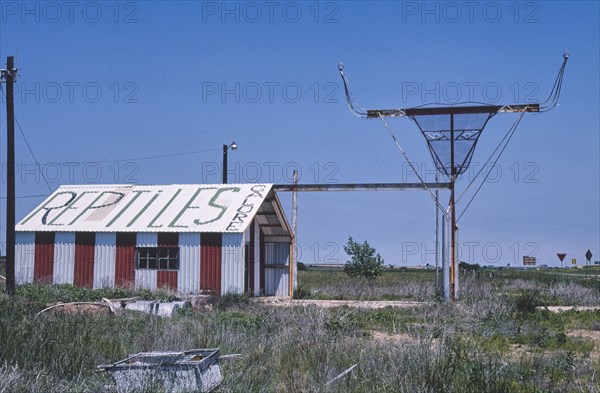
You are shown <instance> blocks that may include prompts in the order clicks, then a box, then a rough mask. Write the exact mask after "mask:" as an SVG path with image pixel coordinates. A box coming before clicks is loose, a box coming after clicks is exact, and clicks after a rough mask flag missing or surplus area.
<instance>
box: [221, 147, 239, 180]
mask: <svg viewBox="0 0 600 393" xmlns="http://www.w3.org/2000/svg"><path fill="white" fill-rule="evenodd" d="M229 149H231V150H237V144H236V143H235V141H233V142H231V144H230V145H223V184H227V150H229Z"/></svg>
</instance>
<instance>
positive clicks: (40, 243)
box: [33, 232, 54, 283]
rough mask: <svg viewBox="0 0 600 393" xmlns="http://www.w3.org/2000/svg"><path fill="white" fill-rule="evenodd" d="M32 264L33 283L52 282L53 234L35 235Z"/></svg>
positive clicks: (37, 233)
mask: <svg viewBox="0 0 600 393" xmlns="http://www.w3.org/2000/svg"><path fill="white" fill-rule="evenodd" d="M34 258H35V259H34V262H33V281H34V282H36V283H49V282H52V279H53V274H54V232H36V233H35V257H34Z"/></svg>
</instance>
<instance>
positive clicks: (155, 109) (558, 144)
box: [0, 1, 600, 265]
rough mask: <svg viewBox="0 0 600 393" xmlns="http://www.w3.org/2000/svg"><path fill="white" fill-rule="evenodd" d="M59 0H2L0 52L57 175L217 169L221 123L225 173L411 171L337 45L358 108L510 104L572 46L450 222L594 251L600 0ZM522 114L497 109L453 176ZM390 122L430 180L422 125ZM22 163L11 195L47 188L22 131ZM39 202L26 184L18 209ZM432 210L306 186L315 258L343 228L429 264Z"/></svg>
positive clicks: (498, 242)
mask: <svg viewBox="0 0 600 393" xmlns="http://www.w3.org/2000/svg"><path fill="white" fill-rule="evenodd" d="M69 4H70V3H66V4H65V3H64V2H14V1H2V2H0V58H1V59H2V60H1V62H2V64H4V61H5V58H6V56H8V55H14V54H16V53H17V51H18V59H17V61H18V67H19V68H20V77H19V79H18V81H17V92H16V94H17V95H16V115H17V118H18V120H19V122H20V124H21V126H22V129H23V131H24V133H25V134H26V136H27V138H28V140H29V143H30V145H31V147H32V149H33V151H34V153H35V154H36V156H37V159H38V161H39V162H40V164H41V166H42V170H43V172H44V173H45V174H46V177H47V180H48V182H49V185H50V188H51V189H55V188H56V187H58V186H59V185H60V184H65V183H132V182H133V183H146V184H167V183H200V182H219V181H220V176H221V175H220V162H221V153H220V147H221V145H222V144H223V143H228V142H231V141H232V140H235V141H236V142H237V144H238V146H239V149H238V150H237V151H234V152H231V153H230V156H229V159H230V160H229V167H230V170H231V173H230V175H229V178H230V182H234V181H235V180H236V179H237V180H238V181H240V182H246V181H247V182H252V181H255V182H258V181H260V182H274V183H286V182H289V181H291V173H292V170H293V169H294V168H299V169H300V170H301V179H300V181H301V182H304V183H313V182H317V183H331V182H339V183H346V182H402V181H410V182H416V181H418V179H417V178H416V177H415V176H414V174H412V173H411V170H410V167H409V166H408V165H406V163H405V162H404V159H403V157H402V155H401V154H400V153H399V151H398V150H397V148H396V147H395V146H394V144H393V143H392V140H391V139H390V137H389V135H388V134H387V133H386V130H385V128H384V127H383V125H382V124H381V122H379V121H376V120H363V119H358V118H356V117H354V116H352V115H351V114H350V112H349V111H348V109H347V107H346V105H345V98H344V96H343V89H342V85H341V80H340V78H339V74H338V72H337V64H338V62H339V61H343V62H344V64H345V71H346V73H347V74H348V76H349V78H350V82H351V84H352V87H353V91H354V94H355V95H356V97H357V99H358V100H359V102H360V103H361V104H362V105H363V106H365V107H369V108H375V107H377V108H381V107H392V108H393V107H411V106H417V105H421V104H424V103H427V102H432V101H454V102H456V101H457V100H459V101H467V100H469V99H473V100H476V101H482V102H490V103H499V104H506V103H514V102H525V101H527V100H533V101H536V100H539V101H543V100H545V98H546V96H547V95H548V94H549V92H550V89H551V87H552V84H553V82H554V79H555V76H556V72H557V71H558V68H559V66H560V63H561V61H562V52H563V50H565V49H567V50H568V51H569V53H570V55H571V58H570V60H569V64H568V66H567V70H566V74H565V79H564V87H563V93H562V97H561V100H560V106H559V107H557V108H555V109H554V110H553V111H551V112H549V113H545V114H539V115H531V114H528V115H526V116H525V117H524V119H523V121H522V122H521V125H520V128H519V129H518V130H517V133H516V134H515V136H514V138H513V139H512V141H511V143H510V145H509V146H508V148H507V150H506V152H505V153H504V155H503V156H502V158H501V159H500V161H499V164H498V167H497V168H495V171H494V172H493V175H492V176H490V179H489V180H490V181H488V182H486V184H485V185H484V187H483V188H482V190H481V192H480V193H479V194H478V195H477V198H476V199H475V200H474V202H473V204H472V205H471V207H470V208H469V210H468V211H467V212H466V213H465V215H464V216H463V218H462V220H461V222H460V235H459V243H460V247H461V250H462V254H461V260H466V261H470V262H477V263H481V264H486V265H487V264H496V265H506V264H507V263H510V264H511V265H518V264H520V263H521V258H522V256H523V255H528V254H531V255H535V256H537V257H538V260H539V262H540V263H542V264H549V265H553V264H556V263H557V262H558V259H557V257H556V255H555V254H556V253H557V252H565V253H567V254H568V256H567V258H568V260H569V261H570V259H571V258H577V261H578V263H582V262H583V261H584V256H583V255H584V253H585V251H586V250H587V249H588V248H589V249H591V251H592V253H593V254H594V258H593V259H594V260H598V259H600V240H599V239H600V159H599V155H600V137H599V135H600V132H599V131H600V124H599V113H600V108H599V106H600V97H599V94H600V89H599V84H600V82H599V79H598V78H599V76H598V75H599V72H598V71H599V69H600V67H599V51H600V49H599V48H600V42H599V41H600V40H599V36H600V32H599V25H600V23H599V20H600V16H599V6H598V3H597V2H521V3H515V2H507V3H503V2H480V3H474V5H473V6H472V8H470V9H469V8H468V6H466V5H465V3H464V2H449V3H448V2H446V3H444V2H428V3H424V2H379V3H378V2H320V3H316V2H307V3H300V2H285V1H284V2H272V3H268V2H250V3H244V2H230V3H223V2H211V1H209V2H199V1H189V2H158V1H156V2H137V3H136V2H120V3H115V2H93V1H92V2H86V1H84V2H78V3H76V4H74V5H69ZM2 103H4V98H2ZM3 105H4V104H3ZM0 113H1V115H0V123H2V124H4V121H5V112H4V109H2V111H0ZM514 120H515V117H514V115H498V116H496V117H495V118H494V119H492V120H491V121H490V123H489V125H488V126H487V128H486V129H485V131H484V133H483V135H482V137H481V139H480V142H479V145H478V148H477V151H476V152H475V156H474V158H473V161H474V165H473V167H472V168H473V169H472V170H470V171H469V172H467V174H466V175H465V179H463V180H461V181H460V182H459V183H458V190H459V192H460V191H461V190H462V189H463V188H464V187H465V186H466V185H467V184H468V181H469V179H470V178H472V176H473V175H474V174H475V173H476V171H477V170H478V169H479V168H478V167H477V165H482V164H483V163H484V162H485V161H486V159H487V157H488V155H489V154H490V153H491V151H492V149H493V148H494V147H495V146H496V144H497V143H498V142H499V141H500V139H501V138H502V137H503V136H504V133H505V132H506V131H507V129H508V127H509V126H510V124H511V123H512V122H513V121H514ZM389 123H390V126H391V127H392V129H393V130H394V132H395V134H396V136H397V137H398V138H399V140H400V141H401V143H402V145H403V147H404V148H405V150H406V151H407V153H408V155H409V157H410V159H411V161H413V162H415V163H416V164H417V166H418V167H419V168H420V170H421V171H422V172H421V174H422V175H424V176H425V177H426V179H427V180H430V181H433V178H434V174H433V173H434V172H433V168H434V167H433V164H432V162H431V159H430V157H429V154H428V152H427V150H426V146H425V143H424V142H423V140H422V137H421V136H420V135H419V133H418V130H417V129H416V127H415V126H414V125H413V124H412V123H411V122H410V121H408V120H406V119H395V120H391V121H390V122H389ZM5 132H6V131H5V127H4V126H3V127H2V139H1V141H0V142H1V146H2V151H1V153H0V159H1V160H2V161H4V160H5V148H4V146H5V138H6V135H5ZM18 132H19V131H18V129H17V133H18ZM194 151H202V152H201V153H195V154H187V155H181V156H174V157H163V158H157V157H156V156H163V155H173V154H178V153H186V152H194ZM141 157H155V158H152V159H143V160H139V159H134V158H141ZM118 160H120V161H118ZM17 161H18V163H19V167H18V169H19V171H20V173H19V175H18V178H17V195H21V196H27V195H38V194H47V193H48V192H49V190H48V187H47V186H46V184H45V182H44V181H43V179H42V178H41V177H40V176H39V175H38V174H36V171H35V165H34V161H33V159H32V157H31V155H30V154H29V152H28V150H27V147H26V145H25V143H24V141H23V139H22V138H21V137H20V135H19V136H18V137H17ZM5 188H6V187H5V178H4V176H3V178H2V190H1V192H2V195H3V196H4V194H5ZM281 198H282V200H283V202H284V204H285V207H286V209H287V212H288V217H290V216H291V215H290V210H289V208H290V198H289V195H284V194H282V195H281ZM441 198H442V201H443V202H444V203H445V202H446V201H447V198H448V195H447V193H442V197H441ZM40 201H41V198H24V199H19V201H18V208H17V218H18V219H20V218H22V217H23V216H24V215H25V214H26V213H27V212H28V211H29V210H30V209H32V208H33V207H34V206H35V205H36V204H37V203H39V202H40ZM463 206H464V204H463ZM458 210H459V211H460V210H462V209H461V207H460V206H459V208H458ZM0 214H1V217H0V219H1V220H2V234H1V236H2V237H4V231H3V229H4V228H3V226H4V225H3V223H4V204H2V210H1V211H0ZM434 228H435V210H434V205H433V203H432V201H431V199H430V198H429V197H428V195H427V194H426V193H425V192H422V191H403V192H368V193H367V192H364V193H363V192H360V193H359V192H355V193H350V192H348V193H316V194H309V193H303V194H300V199H299V223H298V231H299V234H298V237H299V238H298V242H299V247H300V260H302V261H305V262H308V263H316V262H330V263H335V262H344V261H345V260H346V256H345V254H344V252H343V248H342V247H343V245H344V243H345V241H346V239H347V237H348V236H349V235H351V236H353V237H354V238H355V239H357V240H368V241H369V242H370V243H371V244H372V245H373V246H375V247H376V248H377V249H378V250H379V251H380V252H381V254H382V256H383V257H384V259H385V261H386V263H391V264H411V265H412V264H419V263H421V262H423V263H431V264H433V263H434V262H435V261H434V256H433V249H434Z"/></svg>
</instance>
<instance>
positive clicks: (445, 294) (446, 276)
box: [442, 214, 450, 302]
mask: <svg viewBox="0 0 600 393" xmlns="http://www.w3.org/2000/svg"><path fill="white" fill-rule="evenodd" d="M447 220H448V215H447V214H444V215H443V216H442V298H443V299H444V301H446V302H449V301H450V267H449V266H448V252H447V251H448V249H447V248H446V239H447V237H446V228H447V225H446V221H447Z"/></svg>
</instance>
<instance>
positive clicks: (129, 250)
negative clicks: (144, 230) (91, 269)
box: [115, 232, 137, 288]
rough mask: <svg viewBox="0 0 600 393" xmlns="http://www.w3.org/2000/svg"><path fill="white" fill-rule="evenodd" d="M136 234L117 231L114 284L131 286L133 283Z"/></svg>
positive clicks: (123, 286)
mask: <svg viewBox="0 0 600 393" xmlns="http://www.w3.org/2000/svg"><path fill="white" fill-rule="evenodd" d="M136 239H137V237H136V234H135V233H130V232H119V233H117V253H116V254H117V255H116V259H115V286H116V287H119V288H133V287H134V284H135V245H136Z"/></svg>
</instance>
